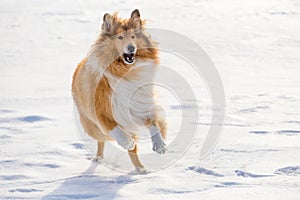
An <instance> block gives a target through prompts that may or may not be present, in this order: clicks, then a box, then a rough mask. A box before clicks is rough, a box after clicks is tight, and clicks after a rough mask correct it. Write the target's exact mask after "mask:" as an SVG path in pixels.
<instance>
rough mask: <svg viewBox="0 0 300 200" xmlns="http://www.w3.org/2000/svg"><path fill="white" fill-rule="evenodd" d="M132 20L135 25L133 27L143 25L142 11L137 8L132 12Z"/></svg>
mask: <svg viewBox="0 0 300 200" xmlns="http://www.w3.org/2000/svg"><path fill="white" fill-rule="evenodd" d="M130 21H131V23H132V25H133V28H135V29H136V28H140V27H141V26H142V20H141V15H140V11H139V10H138V9H135V10H134V11H132V13H131V17H130Z"/></svg>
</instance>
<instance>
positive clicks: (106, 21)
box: [101, 13, 113, 33]
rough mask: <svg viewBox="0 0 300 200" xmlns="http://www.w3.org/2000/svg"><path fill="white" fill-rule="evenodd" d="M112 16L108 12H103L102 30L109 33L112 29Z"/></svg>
mask: <svg viewBox="0 0 300 200" xmlns="http://www.w3.org/2000/svg"><path fill="white" fill-rule="evenodd" d="M112 23H113V16H112V15H111V14H109V13H106V14H104V16H103V23H102V27H101V28H102V32H106V33H110V32H111V31H112Z"/></svg>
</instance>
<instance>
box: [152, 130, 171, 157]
mask: <svg viewBox="0 0 300 200" xmlns="http://www.w3.org/2000/svg"><path fill="white" fill-rule="evenodd" d="M151 140H152V145H153V147H152V150H153V151H155V152H156V153H158V154H164V153H166V152H167V150H168V148H167V144H166V143H165V141H164V139H163V138H162V137H161V135H160V134H156V135H154V136H152V137H151Z"/></svg>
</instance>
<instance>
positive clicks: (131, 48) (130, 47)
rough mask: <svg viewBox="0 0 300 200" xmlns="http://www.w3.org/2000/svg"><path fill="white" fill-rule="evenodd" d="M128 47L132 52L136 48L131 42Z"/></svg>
mask: <svg viewBox="0 0 300 200" xmlns="http://www.w3.org/2000/svg"><path fill="white" fill-rule="evenodd" d="M127 49H128V51H129V52H130V53H133V52H134V50H135V47H134V46H133V45H132V44H130V45H128V47H127Z"/></svg>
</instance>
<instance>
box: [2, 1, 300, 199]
mask: <svg viewBox="0 0 300 200" xmlns="http://www.w3.org/2000/svg"><path fill="white" fill-rule="evenodd" d="M135 8H138V9H139V10H140V12H141V15H142V18H146V19H148V20H150V21H149V22H148V26H149V27H153V28H163V29H170V30H174V31H176V32H179V33H182V34H184V35H186V36H188V37H189V38H191V39H193V40H194V41H196V42H197V43H198V44H199V45H200V46H202V47H203V48H204V49H205V51H206V52H207V53H208V55H210V57H211V58H212V60H213V61H214V63H215V65H216V68H217V69H218V71H219V73H220V76H221V78H222V80H223V84H224V88H225V94H226V120H225V123H224V127H223V132H222V137H221V139H220V140H219V141H218V144H217V146H216V147H215V148H214V150H213V151H212V152H211V153H210V154H209V155H208V156H207V157H206V158H204V159H202V160H200V159H199V154H200V149H201V137H202V135H201V133H198V136H197V137H196V139H195V140H194V142H193V144H192V145H191V147H190V148H189V150H188V151H187V152H186V153H185V154H184V156H183V157H182V158H181V159H179V160H177V162H175V163H174V164H172V165H171V166H169V167H167V168H165V169H162V170H159V171H156V172H153V173H149V174H138V173H135V172H134V169H133V167H132V166H131V168H132V172H126V173H124V172H120V171H115V170H112V169H110V168H108V167H106V166H105V165H102V164H97V163H92V162H91V160H90V158H91V157H92V156H93V154H92V153H91V152H89V151H87V150H86V146H85V143H83V142H82V140H81V139H80V137H79V136H78V133H77V130H76V125H75V123H74V116H73V102H72V97H71V92H70V90H71V89H70V88H71V80H72V74H73V72H74V70H75V67H76V65H77V63H79V62H80V60H81V59H82V58H83V57H84V56H85V55H86V53H87V51H88V49H89V47H90V45H91V44H92V43H93V41H94V40H95V38H96V36H97V34H98V31H99V28H100V26H101V23H102V22H101V20H102V16H103V15H104V14H105V13H106V12H110V13H112V12H115V11H119V14H120V16H122V17H127V16H129V15H130V13H131V11H132V10H134V9H135ZM0 22H1V23H0V41H1V43H0V199H122V200H123V199H140V198H141V199H272V200H273V199H288V200H291V199H299V197H300V159H299V158H300V106H299V105H300V90H299V88H300V78H299V75H300V68H299V64H300V37H299V36H300V2H299V1H297V0H243V1H240V0H211V1H207V0H200V1H195V0H187V1H180V0H174V1H156V0H153V1H123V0H122V1H96V0H89V1H84V0H76V1H73V0H57V1H51V0H43V1H37V0H26V1H17V0H1V1H0ZM185 48H186V47H185ZM164 59H168V57H167V56H165V57H164V56H163V55H162V60H164ZM175 67H176V66H175ZM191 79H193V77H192V76H191ZM194 81H195V82H197V81H198V80H194ZM199 82H201V80H199ZM200 90H201V91H203V95H202V99H200V100H199V104H200V110H199V113H200V116H201V121H200V124H199V127H200V131H202V132H203V133H205V132H207V129H208V127H209V125H210V124H209V123H210V117H211V99H210V97H209V95H208V94H207V90H206V88H203V89H200ZM167 102H168V103H169V105H168V106H169V110H170V112H175V113H176V112H177V111H178V109H177V108H178V103H177V102H176V101H175V100H172V101H171V100H170V101H167ZM190 108H191V107H189V105H185V106H184V107H183V109H190ZM167 117H168V116H167ZM169 120H170V121H171V124H172V122H173V124H177V121H176V120H177V119H176V115H175V116H174V115H171V116H170V118H169ZM174 127H175V125H174V126H172V127H171V130H172V128H174ZM171 138H172V134H171ZM149 149H151V146H149ZM145 151H147V149H146V150H145ZM170 153H172V152H170ZM124 155H125V154H124ZM164 156H166V157H167V156H168V153H167V154H166V155H164ZM126 159H127V160H125V161H126V162H128V163H129V159H128V158H127V157H126ZM129 164H130V163H129ZM129 166H130V165H129Z"/></svg>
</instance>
